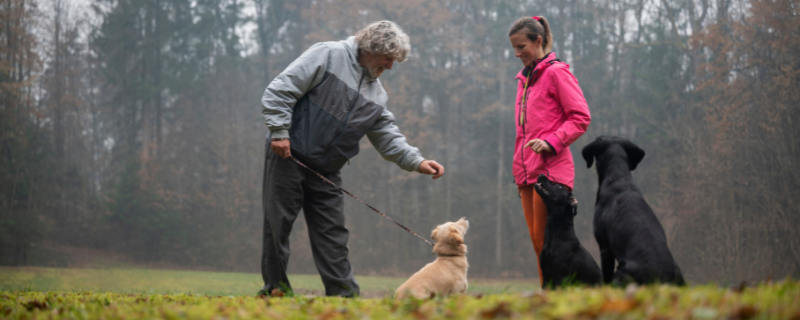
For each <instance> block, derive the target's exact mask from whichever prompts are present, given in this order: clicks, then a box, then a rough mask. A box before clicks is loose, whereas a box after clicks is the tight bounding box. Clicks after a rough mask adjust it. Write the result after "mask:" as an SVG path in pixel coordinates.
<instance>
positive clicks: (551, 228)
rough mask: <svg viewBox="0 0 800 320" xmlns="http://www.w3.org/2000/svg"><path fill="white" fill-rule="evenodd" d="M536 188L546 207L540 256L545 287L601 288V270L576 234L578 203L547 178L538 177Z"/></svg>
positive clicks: (560, 186)
mask: <svg viewBox="0 0 800 320" xmlns="http://www.w3.org/2000/svg"><path fill="white" fill-rule="evenodd" d="M533 188H534V189H535V190H536V193H538V194H539V196H540V197H542V200H543V201H544V204H545V206H547V226H545V228H544V248H542V253H541V254H539V264H540V265H541V266H542V278H543V279H542V280H544V281H543V283H544V285H545V286H552V287H553V288H557V287H559V286H561V285H567V284H570V283H574V284H588V285H592V286H595V285H600V284H601V281H602V274H601V272H600V267H599V266H598V265H597V262H595V261H594V258H592V255H590V254H589V251H586V248H584V247H583V246H582V245H581V242H580V241H578V237H577V236H576V235H575V225H574V222H573V218H574V217H575V215H576V214H578V200H577V199H575V196H573V195H572V193H571V192H569V190H568V189H567V188H565V187H564V186H562V185H559V184H556V183H553V182H551V181H550V179H547V177H545V176H544V175H539V178H538V179H536V184H534V185H533Z"/></svg>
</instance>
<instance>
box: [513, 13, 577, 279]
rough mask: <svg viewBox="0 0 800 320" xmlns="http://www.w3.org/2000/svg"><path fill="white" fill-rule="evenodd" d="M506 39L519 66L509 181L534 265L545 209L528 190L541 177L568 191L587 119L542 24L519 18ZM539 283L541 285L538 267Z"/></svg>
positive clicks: (570, 77)
mask: <svg viewBox="0 0 800 320" xmlns="http://www.w3.org/2000/svg"><path fill="white" fill-rule="evenodd" d="M508 38H509V40H511V46H513V47H514V53H515V54H516V57H517V58H519V59H520V60H521V61H522V64H523V65H524V68H523V69H522V71H520V72H519V74H518V75H517V79H519V85H518V86H517V103H516V112H515V121H514V122H515V123H516V124H517V139H516V143H515V151H514V166H513V171H514V180H515V181H516V183H517V186H518V188H519V192H520V196H521V197H522V209H523V211H524V213H525V220H526V222H527V223H528V231H529V232H530V234H531V240H533V248H534V250H535V251H536V258H537V261H538V258H539V254H540V253H541V252H542V248H543V247H544V229H545V225H546V224H547V207H545V205H544V202H542V199H541V198H540V197H539V195H538V194H537V193H536V191H534V189H533V184H534V183H536V178H537V177H538V176H539V175H540V174H544V175H546V176H547V177H548V178H549V179H550V180H551V181H553V182H556V183H559V184H562V185H564V186H566V187H567V188H569V189H570V190H572V185H573V181H574V180H575V164H574V163H573V161H572V153H571V152H570V150H569V145H571V144H572V143H573V142H575V140H577V139H578V138H579V137H580V136H581V135H582V134H583V133H584V132H586V128H587V127H589V122H590V121H591V116H590V115H589V107H588V105H587V104H586V99H585V98H584V97H583V91H581V88H580V87H579V86H578V80H577V79H575V77H574V76H573V75H572V73H571V72H570V71H569V65H567V64H565V63H563V62H560V61H559V60H558V59H556V54H555V53H553V52H550V48H551V47H552V45H553V37H552V36H551V35H550V26H549V25H548V23H547V19H545V18H543V17H525V18H520V19H519V20H517V21H516V22H514V24H513V25H511V29H510V30H509V31H508ZM539 280H540V281H543V280H542V268H541V267H539Z"/></svg>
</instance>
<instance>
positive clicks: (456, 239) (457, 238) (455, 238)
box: [445, 229, 464, 246]
mask: <svg viewBox="0 0 800 320" xmlns="http://www.w3.org/2000/svg"><path fill="white" fill-rule="evenodd" d="M445 241H447V243H448V244H450V245H452V246H460V245H462V244H464V238H463V237H462V236H461V233H460V232H458V230H456V229H450V233H449V234H448V235H447V240H445Z"/></svg>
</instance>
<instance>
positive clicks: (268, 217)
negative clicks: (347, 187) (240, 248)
mask: <svg viewBox="0 0 800 320" xmlns="http://www.w3.org/2000/svg"><path fill="white" fill-rule="evenodd" d="M270 145H271V141H270V140H267V141H266V157H265V160H264V189H263V192H264V193H263V201H264V203H263V208H264V243H263V252H262V256H261V276H262V278H263V279H264V289H265V290H266V292H267V293H269V292H271V291H272V290H273V289H276V288H277V289H281V290H282V291H283V289H285V288H286V287H288V288H291V284H290V283H289V279H288V278H287V277H286V267H287V265H288V263H289V233H290V232H291V231H292V225H293V224H294V221H295V219H297V215H298V214H299V213H300V209H303V214H304V215H305V220H306V225H307V226H308V236H309V238H310V240H311V252H312V254H313V255H314V263H315V264H316V266H317V270H318V271H319V274H320V276H321V277H322V283H323V284H324V285H325V294H326V295H329V296H353V295H357V294H359V290H360V288H359V286H358V283H357V282H356V279H355V278H354V277H353V270H352V268H351V266H350V260H349V259H348V257H347V255H348V251H349V250H348V248H347V238H348V236H349V231H348V230H347V228H345V226H344V194H342V192H341V191H340V190H339V189H337V188H336V187H334V186H332V185H330V184H329V183H327V182H325V181H323V180H322V179H320V178H319V177H317V176H316V175H314V174H313V173H312V172H311V171H309V170H308V169H305V168H303V167H301V166H300V165H298V164H297V163H295V162H294V161H292V160H291V159H283V158H281V157H279V156H278V155H277V154H275V152H273V151H272V149H271V148H270ZM323 175H324V176H325V177H326V178H328V179H329V180H331V181H333V183H336V184H337V185H341V183H342V179H341V176H340V174H339V172H335V173H323Z"/></svg>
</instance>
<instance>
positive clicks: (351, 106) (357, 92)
mask: <svg viewBox="0 0 800 320" xmlns="http://www.w3.org/2000/svg"><path fill="white" fill-rule="evenodd" d="M366 75H367V71H366V70H365V71H364V73H363V74H362V75H361V79H359V80H358V88H357V89H356V97H355V99H353V102H352V103H351V104H350V107H349V108H348V110H347V115H345V116H344V122H343V123H342V130H344V128H346V127H347V123H348V122H349V121H350V114H351V113H353V109H355V107H356V102H358V96H359V95H360V94H361V85H362V84H363V83H364V77H365V76H366ZM341 137H342V132H341V131H340V132H339V135H337V136H336V137H335V138H334V140H333V141H331V144H330V145H329V147H333V146H335V145H336V143H337V142H339V139H340V138H341ZM329 156H330V150H328V151H327V152H326V154H325V160H324V162H328V157H329ZM349 161H350V160H348V162H349Z"/></svg>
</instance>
